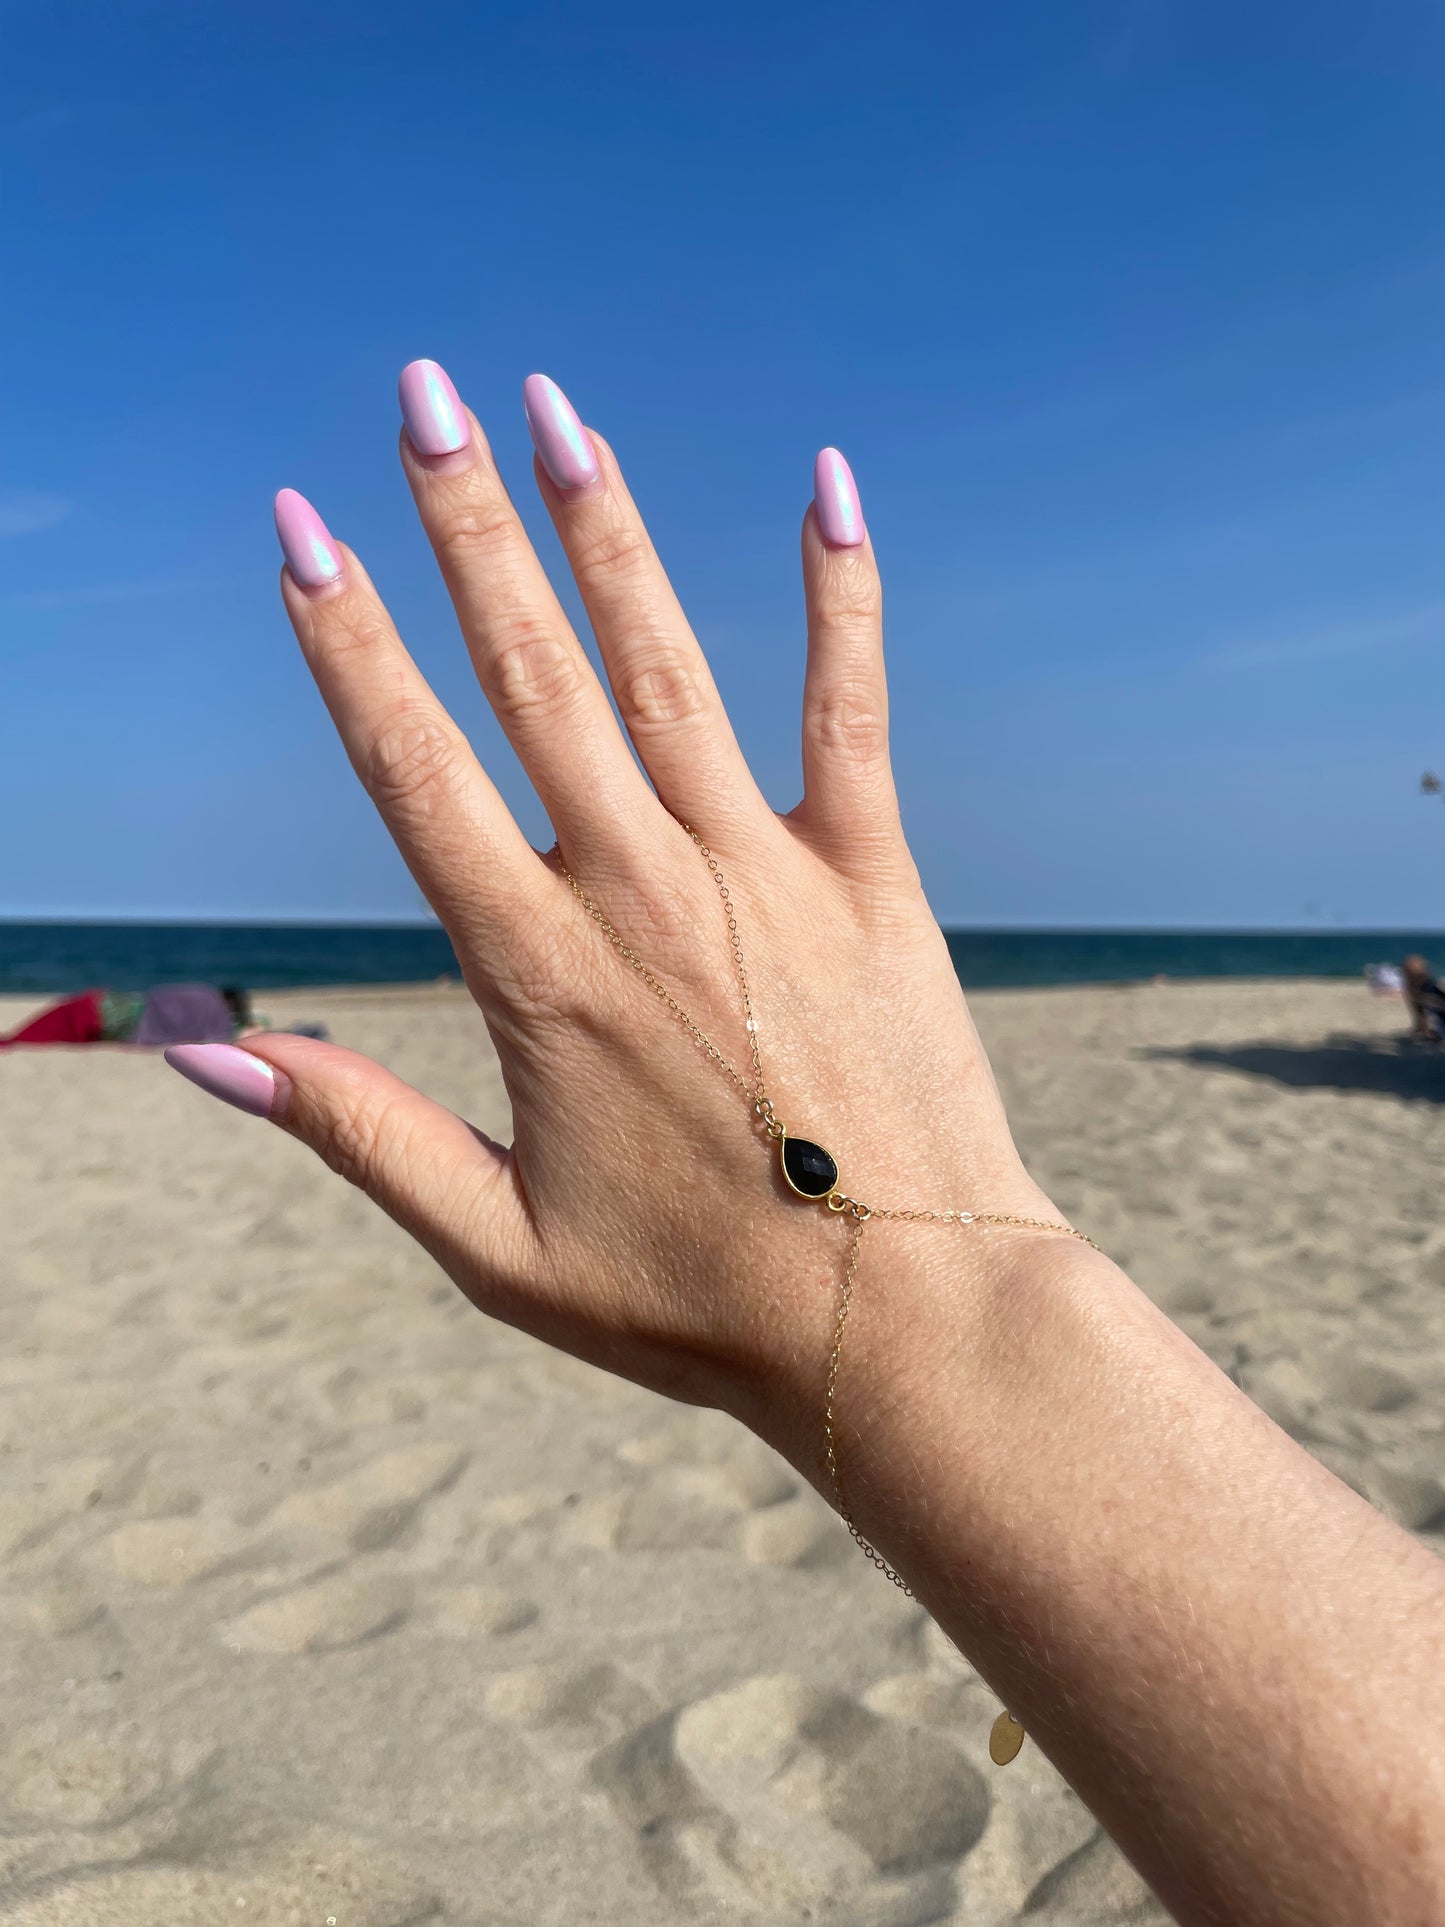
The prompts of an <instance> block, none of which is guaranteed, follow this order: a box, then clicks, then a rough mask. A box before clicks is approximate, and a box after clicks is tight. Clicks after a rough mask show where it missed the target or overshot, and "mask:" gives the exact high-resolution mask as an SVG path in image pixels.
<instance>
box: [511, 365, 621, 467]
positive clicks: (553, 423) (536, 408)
mask: <svg viewBox="0 0 1445 1927" xmlns="http://www.w3.org/2000/svg"><path fill="white" fill-rule="evenodd" d="M522 407H523V408H524V409H525V411H526V415H527V427H528V428H529V429H530V430H531V432H532V444H533V446H534V447H535V448H536V451H537V453H538V454H539V455H540V456H541V458H542V466H543V468H545V469H546V471H547V473H548V474H549V475H550V476H551V477H552V480H553V481H554V482H555V483H556V484H557V486H558V488H566V489H573V488H586V487H587V485H588V483H589V482H595V481H596V480H597V477H598V475H599V474H600V473H601V471H600V469H599V468H598V466H597V457H596V455H595V454H594V453H593V452H592V443H591V442H590V441H589V440H588V437H587V430H586V429H585V428H584V427H583V426H582V424H581V422H580V421H578V419H577V411H576V409H575V408H574V407H573V406H572V404H571V402H570V401H568V399H567V397H566V396H565V395H564V394H563V393H562V390H561V389H560V388H559V387H558V386H557V384H556V382H555V381H553V380H551V378H550V377H549V376H547V375H528V377H527V379H526V380H525V381H524V382H523V383H522Z"/></svg>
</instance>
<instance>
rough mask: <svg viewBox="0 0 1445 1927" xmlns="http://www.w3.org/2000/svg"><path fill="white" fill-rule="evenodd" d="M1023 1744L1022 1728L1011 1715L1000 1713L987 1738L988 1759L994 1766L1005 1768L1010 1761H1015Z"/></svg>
mask: <svg viewBox="0 0 1445 1927" xmlns="http://www.w3.org/2000/svg"><path fill="white" fill-rule="evenodd" d="M1023 1743H1024V1729H1023V1727H1022V1726H1020V1724H1019V1722H1018V1721H1017V1720H1016V1719H1015V1718H1014V1716H1013V1714H1012V1713H1000V1714H999V1716H998V1718H997V1719H996V1720H995V1721H994V1723H993V1726H992V1728H991V1729H990V1731H989V1736H988V1757H989V1758H990V1759H991V1760H992V1761H993V1763H994V1765H995V1766H1007V1765H1008V1763H1009V1761H1010V1760H1016V1759H1017V1758H1018V1756H1019V1748H1020V1747H1021V1746H1022V1745H1023Z"/></svg>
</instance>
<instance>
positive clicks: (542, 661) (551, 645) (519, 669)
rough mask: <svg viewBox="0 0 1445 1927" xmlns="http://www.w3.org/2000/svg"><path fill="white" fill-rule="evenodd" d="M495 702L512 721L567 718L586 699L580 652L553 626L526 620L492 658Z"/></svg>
mask: <svg viewBox="0 0 1445 1927" xmlns="http://www.w3.org/2000/svg"><path fill="white" fill-rule="evenodd" d="M491 685H492V687H491V691H490V694H491V696H492V700H493V702H494V704H495V705H496V707H497V708H498V709H499V710H500V711H502V712H503V713H504V714H505V715H507V716H511V717H513V718H517V719H520V718H523V717H526V716H532V715H535V716H539V717H543V718H547V719H552V718H556V717H559V716H565V715H566V714H567V713H568V712H569V711H570V710H572V709H573V708H575V707H576V705H577V703H578V702H579V700H580V698H581V695H582V688H583V682H582V664H581V657H580V654H579V652H578V651H577V650H576V649H575V648H574V647H573V646H572V645H571V644H570V643H569V642H568V641H567V640H565V639H564V638H563V637H561V636H559V635H558V634H557V633H556V631H555V630H554V629H553V628H552V627H551V625H550V624H548V623H546V622H544V621H542V620H541V619H540V618H538V617H521V618H517V619H515V620H514V621H513V622H512V623H511V624H510V626H509V628H508V631H507V634H506V636H505V638H504V639H503V640H502V641H501V642H499V643H498V645H497V647H496V648H495V650H494V651H493V653H492V674H491Z"/></svg>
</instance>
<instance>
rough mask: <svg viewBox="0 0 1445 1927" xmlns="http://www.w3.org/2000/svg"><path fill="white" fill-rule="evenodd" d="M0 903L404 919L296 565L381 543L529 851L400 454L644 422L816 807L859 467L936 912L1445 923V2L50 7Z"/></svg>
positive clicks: (670, 543) (765, 726)
mask: <svg viewBox="0 0 1445 1927" xmlns="http://www.w3.org/2000/svg"><path fill="white" fill-rule="evenodd" d="M6 13H7V25H6V29H5V46H4V53H3V63H0V144H3V153H0V166H3V171H4V175H5V178H6V180H7V183H8V186H7V191H6V196H5V204H4V211H3V251H4V261H5V273H4V295H3V314H0V387H3V399H4V406H3V412H0V625H3V626H0V913H4V914H10V915H44V914H68V913H79V914H95V915H107V914H118V915H142V916H144V915H180V916H198V917H204V916H213V915H236V916H246V915H258V916H264V915H270V914H282V915H287V916H300V917H309V916H351V917H358V918H367V917H372V916H404V917H405V916H411V915H414V914H416V912H417V908H418V900H417V895H416V891H415V889H414V887H413V886H412V884H411V882H410V879H409V878H408V877H407V876H406V874H405V872H404V870H403V869H402V867H401V865H400V863H399V861H398V860H397V859H396V858H395V856H394V855H393V854H392V852H391V850H390V847H389V845H388V844H387V842H386V839H385V837H384V835H383V834H382V832H381V831H380V829H379V827H377V826H376V825H375V823H374V822H373V820H372V819H371V816H370V812H369V806H368V805H367V804H366V803H365V801H364V799H363V798H362V797H361V795H360V794H359V792H358V791H357V789H356V787H355V785H354V782H353V780H352V778H351V775H350V772H349V770H348V769H347V767H346V765H345V763H344V760H343V758H342V755H341V752H340V750H339V748H338V746H337V745H336V743H335V741H334V738H333V736H332V734H331V732H330V728H329V725H328V723H327V721H326V719H325V716H324V713H323V712H322V710H321V707H320V703H319V701H318V699H317V698H316V696H315V694H314V692H313V690H312V688H311V686H310V684H309V682H308V680H307V678H306V676H305V674H304V672H303V670H302V668H301V666H300V663H299V660H298V658H297V657H296V654H295V651H294V644H293V643H292V640H291V636H290V632H289V629H288V628H287V625H286V623H285V620H284V617H283V615H282V613H281V609H280V605H279V601H278V598H277V595H276V590H275V571H276V566H277V555H276V551H275V544H274V538H273V535H272V531H271V527H270V499H271V495H272V492H273V490H274V489H275V488H277V487H278V486H280V485H282V484H289V485H291V486H294V487H296V488H299V489H301V490H303V491H304V492H305V493H306V494H308V495H310V496H311V497H312V498H313V499H314V500H315V502H316V503H317V505H318V506H319V507H320V509H321V511H322V513H323V514H324V515H325V516H326V518H327V520H328V521H329V522H330V524H331V526H332V527H333V528H334V529H335V530H336V531H337V533H338V534H340V535H342V536H344V537H346V538H347V539H348V540H349V541H350V542H351V543H352V544H353V545H354V546H355V547H356V548H357V549H358V550H359V551H360V552H361V553H362V555H363V556H364V557H365V559H366V561H367V563H368V565H369V566H370V568H371V570H372V572H373V574H374V575H375V576H376V577H377V579H378V581H379V583H380V585H381V587H382V589H383V591H384V593H385V594H386V595H387V596H388V598H389V600H390V603H391V607H392V609H393V611H394V612H395V614H396V616H397V618H398V620H399V622H400V624H401V626H402V628H403V632H404V633H405V635H406V636H407V638H408V640H409V642H410V643H411V645H412V647H413V649H414V650H415V653H416V654H417V656H418V657H419V658H420V660H421V661H422V663H423V664H424V666H425V668H426V669H427V671H428V673H429V674H430V675H431V676H432V677H433V679H434V680H435V682H436V683H437V685H438V686H439V687H440V689H441V691H442V693H443V694H444V695H445V696H446V697H447V699H448V700H449V701H451V702H452V703H453V704H454V706H455V708H456V710H457V712H458V714H459V715H460V716H461V717H462V719H463V720H464V721H465V723H466V725H467V726H468V727H469V728H470V729H471V730H472V731H473V733H474V736H475V739H476V741H477V743H478V746H479V748H480V750H481V752H482V755H483V757H484V759H485V760H486V762H487V763H488V765H489V767H491V768H492V770H493V771H494V772H495V773H496V775H497V777H498V779H499V781H500V783H501V785H502V788H503V790H504V791H505V793H506V794H507V796H508V798H509V799H510V800H511V801H512V802H513V805H514V807H515V808H516V809H517V810H518V813H519V815H520V816H521V819H522V821H523V823H524V826H525V827H526V829H527V830H528V832H529V833H530V834H532V835H533V836H534V837H535V838H537V839H538V840H539V841H540V840H543V839H544V838H545V836H546V832H545V828H544V825H543V823H542V821H541V818H540V813H539V811H538V810H537V807H536V805H535V803H534V802H533V801H532V800H531V798H530V793H529V791H528V789H527V786H526V783H525V780H524V779H523V778H522V776H521V774H520V772H519V770H518V769H517V767H516V765H515V763H514V762H513V760H512V759H511V757H510V754H509V752H508V751H507V750H506V749H505V747H504V745H503V744H502V742H501V740H500V736H499V733H498V731H497V729H496V727H495V725H494V724H493V723H492V722H491V720H490V718H489V717H487V716H486V715H485V714H484V711H483V706H482V704H481V701H480V699H479V697H478V696H477V695H476V693H475V690H474V688H473V687H472V685H471V684H470V680H469V672H468V671H467V669H466V666H465V661H464V658H463V655H462V651H461V648H460V645H459V643H458V641H457V639H456V636H455V632H454V629H453V625H452V620H451V616H450V612H449V610H448V608H447V606H446V604H445V601H444V599H443V596H442V594H441V591H440V587H439V585H438V582H437V580H436V577H435V574H434V571H433V568H432V565H431V563H430V560H429V557H428V554H427V552H426V549H425V546H424V544H423V541H422V538H421V535H420V532H419V530H418V527H417V525H416V523H415V520H414V518H413V515H412V513H411V509H410V505H409V500H408V497H407V494H406V490H405V487H404V485H403V483H402V480H401V476H400V473H399V471H398V469H397V467H396V463H395V459H394V452H393V445H394V438H395V434H396V425H397V415H396V404H395V378H396V374H397V371H398V369H399V368H400V366H401V365H402V364H403V363H404V362H405V361H407V360H409V359H410V358H412V357H413V356H417V355H431V356H435V357H437V358H438V359H439V360H441V361H442V362H444V363H445V365H446V366H447V367H448V369H450V371H451V372H452V374H453V375H454V377H455V378H456V380H457V382H458V383H459V385H460V386H461V388H462V391H463V393H464V394H465V395H466V396H467V398H468V399H469V401H470V402H471V403H472V404H473V406H474V407H475V408H476V409H477V411H478V413H479V414H480V415H481V416H482V418H483V419H484V421H485V422H486V424H487V426H488V429H489V432H490V433H491V435H492V438H493V441H494V444H495V446H496V448H497V450H498V453H499V456H500V459H501V460H502V462H503V464H504V467H505V469H506V471H507V473H508V475H509V476H510V478H511V480H512V483H513V487H514V490H515V492H516V494H517V496H518V499H519V502H520V503H521V506H522V509H523V513H524V514H525V515H526V517H527V518H528V521H529V523H530V524H531V525H532V527H533V528H534V529H535V530H536V532H537V536H538V540H539V543H540V545H541V547H542V552H543V555H544V557H545V559H546V560H547V562H548V566H549V567H551V568H553V569H554V572H558V571H559V569H560V563H559V557H558V552H557V550H556V548H555V545H554V543H553V540H552V537H551V532H550V527H549V526H547V525H545V518H544V516H543V515H542V513H541V511H540V509H539V507H538V505H537V503H536V500H535V495H534V491H533V486H532V482H531V476H530V459H529V449H528V445H527V442H526V435H525V429H524V426H523V422H522V413H521V406H520V398H519V390H520V386H521V382H522V379H523V377H524V376H525V375H526V374H528V373H529V372H530V371H531V370H532V369H543V370H545V371H546V372H547V373H549V374H551V375H554V376H555V377H556V378H557V379H558V380H559V381H560V382H561V383H562V384H563V385H564V387H565V388H566V389H567V390H568V392H569V393H570V394H571V396H572V397H573V399H574V401H575V402H576V403H577V405H578V407H579V409H580V410H581V411H582V413H583V416H584V418H585V419H587V420H590V421H591V422H593V423H594V424H596V426H597V427H599V428H600V429H602V430H603V431H604V432H605V433H606V434H607V435H608V436H609V438H610V439H611V440H612V441H613V442H614V443H615V445H616V446H617V447H618V449H619V451H620V453H621V455H622V458H623V461H624V463H625V464H626V467H627V469H628V472H629V475H630V478H631V480H632V483H633V487H634V490H635V492H636V494H637V496H638V498H639V499H640V501H641V503H642V505H643V508H644V511H645V512H646V513H647V514H648V516H649V519H650V521H651V525H652V529H653V532H654V535H655V537H656V539H657V542H658V545H659V547H660V548H661V550H662V553H663V556H664V558H665V560H666V561H667V562H668V564H669V566H670V568H671V570H672V572H673V575H674V578H675V580H676V582H677V584H678V587H679V589H680V591H681V594H682V596H683V600H684V602H685V604H686V605H687V607H688V608H689V610H690V612H691V614H692V616H693V619H694V622H695V625H696V627H697V629H698V631H699V634H700V635H701V636H702V638H703V640H704V642H705V644H706V646H707V647H708V649H709V651H710V654H711V657H712V660H713V662H714V664H715V666H716V670H717V674H718V678H719V681H720V683H721V685H722V688H723V691H724V694H725V695H726V697H727V698H728V699H729V702H730V704H731V707H732V709H733V713H734V715H735V716H736V718H737V721H738V726H739V729H740V732H741V734H742V737H743V740H744V743H745V746H746V748H747V749H748V751H749V753H750V755H751V756H752V758H753V760H754V764H755V767H756V768H757V770H758V771H759V774H760V776H761V778H762V780H763V783H764V786H765V788H766V789H767V791H768V793H769V795H770V797H771V798H772V799H773V801H774V802H776V803H777V804H778V805H779V806H781V807H788V806H790V805H791V803H792V802H793V801H795V800H796V794H797V788H798V780H799V778H798V758H797V749H796V714H797V701H798V691H799V684H800V680H801V674H802V620H801V609H800V595H799V589H798V579H797V559H796V557H797V525H798V521H799V518H800V516H801V513H802V511H803V508H804V507H805V505H806V501H807V496H808V490H809V487H810V476H811V464H812V459H813V455H814V452H815V450H816V449H817V448H818V447H819V446H820V445H821V444H823V443H825V442H836V443H837V444H838V445H839V446H840V447H841V448H843V449H844V450H845V451H846V453H847V454H848V456H849V457H850V459H851V461H852V463H853V466H854V468H855V471H856V473H857V475H858V478H859V483H860V486H861V489H862V494H863V501H864V507H865V511H866V513H867V516H868V520H869V523H870V526H871V529H872V532H873V536H874V540H875V543H876V545H877V548H878V551H879V555H880V557H881V560H882V563H883V567H884V571H885V576H886V580H887V584H888V591H889V648H890V661H891V674H892V684H893V692H894V716H895V749H896V755H897V760H898V764H899V770H900V780H901V788H902V792H903V798H904V807H905V815H906V820H907V823H908V827H909V830H910V832H911V835H912V838H913V842H914V847H915V849H916V851H917V854H918V857H919V860H920V863H921V866H922V869H923V873H924V877H925V881H926V883H927V885H928V889H929V893H930V897H931V899H932V901H933V904H934V907H935V909H936V910H937V911H938V912H939V914H940V915H941V916H942V917H943V918H944V919H945V920H946V921H950V920H951V921H960V922H973V923H1021V924H1034V923H1048V922H1054V923H1090V924H1103V925H1110V924H1117V923H1143V924H1150V923H1166V924H1167V923H1172V924H1210V923H1222V924H1272V925H1285V924H1300V923H1304V924H1319V923H1321V922H1323V923H1334V922H1348V923H1365V924H1368V923H1374V924H1417V925H1426V926H1441V925H1445V808H1442V806H1441V804H1440V802H1439V801H1438V800H1437V801H1435V802H1433V803H1430V802H1426V801H1424V800H1422V799H1419V798H1417V797H1416V795H1415V794H1414V790H1415V784H1416V782H1417V779H1418V776H1419V774H1420V772H1421V770H1422V769H1425V768H1427V767H1432V766H1440V765H1441V764H1445V460H1442V450H1445V327H1442V316H1445V228H1442V214H1441V206H1442V202H1441V186H1442V181H1445V15H1442V13H1441V10H1440V9H1439V7H1438V6H1437V5H1434V4H1426V3H1425V0H1421V3H1420V4H1390V5H1386V6H1383V7H1376V8H1363V7H1361V6H1359V5H1358V4H1357V3H1356V0H1352V3H1351V4H1348V5H1345V4H1332V3H1330V0H1323V3H1322V0H1312V3H1311V4H1308V5H1306V4H1296V3H1293V0H1284V3H1282V4H1274V5H1270V6H1260V5H1258V4H1257V3H1256V4H1251V5H1242V4H1238V3H1237V0H1199V3H1198V4H1189V5H1185V4H1168V3H1167V0H1159V3H1158V4H1150V3H1148V0H1133V3H1132V4H1120V3H1118V0H1088V3H1087V4H1082V3H1081V4H1071V5H1062V4H1056V5H1040V4H1036V3H1035V0H1009V4H1007V5H999V4H997V3H996V0H990V4H988V5H981V4H974V0H966V3H965V4H953V5H939V6H920V5H911V4H907V3H906V0H903V3H902V4H900V3H899V0H894V3H893V4H891V5H888V6H881V5H878V4H876V0H874V3H873V4H869V5H867V6H864V5H856V4H852V0H843V3H842V4H838V5H833V6H826V7H825V6H822V5H818V4H812V3H810V4H805V5H798V6H786V5H779V4H777V0H773V3H772V4H769V5H767V6H757V5H753V4H751V3H750V0H743V3H742V4H734V5H732V6H730V7H725V8H719V7H709V8H693V7H685V6H680V5H678V4H677V0H669V3H668V4H666V5H657V6H639V5H629V4H627V3H626V0H622V4H620V5H616V6H599V5H597V4H595V0H594V3H593V4H587V5H584V4H580V0H575V3H569V4H539V3H538V0H528V4H525V5H523V4H518V5H508V6H488V5H484V4H452V5H445V4H432V3H431V0H410V4H406V5H402V4H399V3H394V4H389V5H380V4H375V0H348V3H347V4H346V5H337V4H331V0H316V4H312V5H298V4H294V3H292V4H287V5H284V6H283V5H277V4H273V0H251V3H250V4H247V5H245V6H210V5H204V4H201V3H200V0H125V4H123V5H116V4H114V0H104V3H103V4H101V3H99V0H88V3H87V4H74V0H16V3H15V4H13V5H12V6H10V7H9V8H7V9H6Z"/></svg>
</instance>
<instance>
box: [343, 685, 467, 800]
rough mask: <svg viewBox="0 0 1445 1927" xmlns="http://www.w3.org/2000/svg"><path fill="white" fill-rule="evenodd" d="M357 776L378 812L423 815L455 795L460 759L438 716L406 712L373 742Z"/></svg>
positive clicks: (458, 780) (448, 732) (417, 711)
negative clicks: (401, 812) (379, 810)
mask: <svg viewBox="0 0 1445 1927" xmlns="http://www.w3.org/2000/svg"><path fill="white" fill-rule="evenodd" d="M360 775H361V780H362V783H363V784H364V786H365V788H366V792H367V794H368V795H369V796H370V797H371V798H372V800H373V802H375V804H376V805H377V807H378V808H379V809H381V810H383V811H404V812H406V813H408V814H410V815H423V816H425V815H428V814H430V813H431V811H432V810H434V809H435V808H436V807H438V806H439V805H440V804H441V803H443V802H445V801H446V800H447V799H448V798H450V797H453V796H455V795H456V793H457V791H458V789H459V788H460V786H461V782H462V765H461V757H460V755H459V753H458V746H457V743H456V740H455V738H454V736H453V735H452V733H451V731H450V730H449V729H448V728H447V727H446V725H445V724H444V723H443V722H442V721H441V719H440V718H439V717H438V716H436V715H435V714H434V713H432V712H431V711H429V710H426V709H414V708H407V709H403V710H400V711H398V712H397V714H395V715H394V716H392V717H391V718H390V719H389V720H388V721H387V722H386V723H385V724H384V725H383V726H382V727H381V728H380V729H379V730H378V731H377V732H376V734H375V735H374V736H373V737H372V739H371V741H370V743H369V744H368V745H367V748H366V751H365V755H364V758H363V761H362V767H361V771H360Z"/></svg>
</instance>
